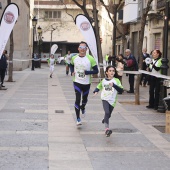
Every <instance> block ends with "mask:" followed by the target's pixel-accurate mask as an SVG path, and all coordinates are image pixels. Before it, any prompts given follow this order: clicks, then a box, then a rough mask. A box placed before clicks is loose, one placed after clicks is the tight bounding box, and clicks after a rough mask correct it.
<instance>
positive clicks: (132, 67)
mask: <svg viewBox="0 0 170 170" xmlns="http://www.w3.org/2000/svg"><path fill="white" fill-rule="evenodd" d="M125 55H126V67H127V68H126V69H127V70H128V71H137V70H138V64H137V61H136V58H135V56H133V55H132V54H131V50H130V49H126V50H125ZM134 82H135V74H129V85H130V89H129V91H127V93H134Z"/></svg>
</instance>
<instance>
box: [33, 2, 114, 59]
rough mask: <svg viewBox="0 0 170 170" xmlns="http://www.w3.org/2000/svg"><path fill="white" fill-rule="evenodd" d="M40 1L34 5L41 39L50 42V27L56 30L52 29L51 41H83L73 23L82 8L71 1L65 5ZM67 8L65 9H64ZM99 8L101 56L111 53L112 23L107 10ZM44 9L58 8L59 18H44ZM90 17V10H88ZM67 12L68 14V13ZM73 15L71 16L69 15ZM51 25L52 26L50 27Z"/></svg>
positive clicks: (89, 7)
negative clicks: (53, 19)
mask: <svg viewBox="0 0 170 170" xmlns="http://www.w3.org/2000/svg"><path fill="white" fill-rule="evenodd" d="M41 1H43V0H39V1H37V0H36V2H37V3H39V4H36V5H35V11H36V16H37V18H39V21H38V24H37V27H38V26H39V25H40V26H41V28H42V29H43V35H42V36H43V41H44V42H50V40H51V30H52V27H53V28H55V29H56V30H55V31H53V34H52V41H54V42H55V41H56V42H57V41H65V42H68V43H76V42H80V41H84V37H83V36H82V34H81V32H80V31H79V29H78V28H77V26H76V25H75V23H74V20H73V18H75V17H76V16H77V15H78V14H83V12H82V10H81V9H80V8H78V6H77V5H75V4H74V3H73V2H71V1H69V2H70V4H66V6H65V5H41V3H40V2H41ZM66 8H67V10H66ZM87 8H88V9H89V10H91V9H92V7H91V6H90V5H87ZM98 9H99V20H100V22H99V24H100V37H101V38H102V44H101V45H102V52H103V56H105V55H106V54H111V53H112V38H111V37H112V31H111V30H112V27H113V26H112V23H111V21H110V19H109V17H108V15H107V12H106V10H105V9H104V8H101V6H98ZM46 10H51V11H53V10H58V11H61V20H56V21H52V20H51V21H50V20H46V19H44V16H45V11H46ZM89 13H90V14H91V17H92V12H89ZM68 14H69V15H68ZM70 15H71V16H73V18H72V17H71V16H70ZM51 26H52V27H51Z"/></svg>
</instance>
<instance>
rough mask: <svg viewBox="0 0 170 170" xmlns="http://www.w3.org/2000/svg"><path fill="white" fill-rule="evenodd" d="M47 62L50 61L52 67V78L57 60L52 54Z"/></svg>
mask: <svg viewBox="0 0 170 170" xmlns="http://www.w3.org/2000/svg"><path fill="white" fill-rule="evenodd" d="M47 61H48V65H49V67H50V78H52V75H53V73H54V65H56V59H55V58H54V55H53V54H51V55H50V58H49V59H48V60H47Z"/></svg>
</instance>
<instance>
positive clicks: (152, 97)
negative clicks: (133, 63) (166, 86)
mask: <svg viewBox="0 0 170 170" xmlns="http://www.w3.org/2000/svg"><path fill="white" fill-rule="evenodd" d="M160 81H161V79H160V78H156V77H153V76H151V78H150V87H149V106H152V107H154V108H155V109H157V108H158V105H159V93H160Z"/></svg>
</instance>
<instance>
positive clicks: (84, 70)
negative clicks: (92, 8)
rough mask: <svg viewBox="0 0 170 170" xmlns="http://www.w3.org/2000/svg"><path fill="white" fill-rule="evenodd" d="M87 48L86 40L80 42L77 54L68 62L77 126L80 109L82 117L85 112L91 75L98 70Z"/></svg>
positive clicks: (79, 122)
mask: <svg viewBox="0 0 170 170" xmlns="http://www.w3.org/2000/svg"><path fill="white" fill-rule="evenodd" d="M87 48H88V46H87V43H86V42H83V41H82V42H80V43H79V47H78V51H79V54H77V55H75V56H73V57H72V58H71V63H70V70H71V75H72V76H73V86H74V90H75V95H76V100H75V105H74V107H75V112H76V117H77V126H78V125H82V123H81V117H80V110H81V112H82V117H84V116H85V113H86V112H85V106H86V104H87V101H88V94H89V91H90V84H91V75H92V74H98V72H99V71H98V67H97V63H96V61H95V59H94V58H93V57H92V56H91V55H89V54H86V51H87ZM81 97H82V103H81ZM80 103H81V105H80Z"/></svg>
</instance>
